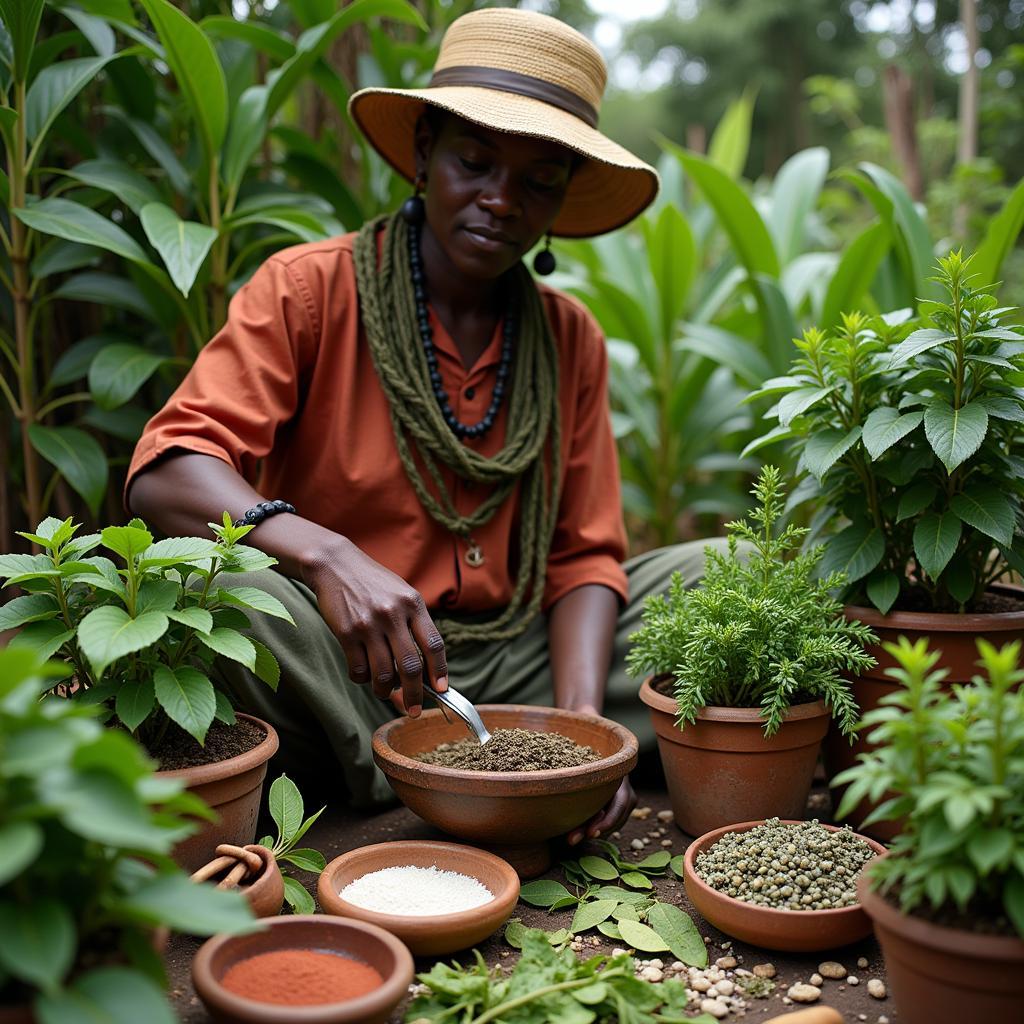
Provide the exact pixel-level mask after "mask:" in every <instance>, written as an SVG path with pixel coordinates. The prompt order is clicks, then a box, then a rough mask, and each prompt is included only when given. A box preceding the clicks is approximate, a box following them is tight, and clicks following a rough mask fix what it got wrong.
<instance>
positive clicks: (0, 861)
mask: <svg viewBox="0 0 1024 1024" xmlns="http://www.w3.org/2000/svg"><path fill="white" fill-rule="evenodd" d="M42 848H43V830H42V829H41V828H40V827H39V825H37V824H36V823H35V822H34V821H9V822H6V823H5V824H3V825H0V887H2V886H4V885H6V884H7V883H8V882H9V881H10V880H11V879H12V878H16V877H17V876H18V875H20V874H21V872H22V871H24V870H25V868H27V867H29V866H30V865H31V864H32V863H33V862H34V861H35V859H36V857H37V856H38V855H39V851H40V850H42Z"/></svg>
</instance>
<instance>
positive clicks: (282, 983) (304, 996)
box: [220, 949, 384, 1006]
mask: <svg viewBox="0 0 1024 1024" xmlns="http://www.w3.org/2000/svg"><path fill="white" fill-rule="evenodd" d="M383 982H384V979H383V978H382V977H381V976H380V974H379V972H377V971H375V970H374V969H373V968H372V967H370V966H368V965H367V964H364V963H360V962H359V961H358V960H352V959H350V958H349V957H347V956H342V955H341V954H340V953H317V952H315V951H314V950H312V949H282V950H277V951H276V952H273V953H260V954H259V955H258V956H251V957H249V959H248V960H239V961H238V963H237V964H233V965H232V966H231V967H229V968H228V971H227V973H226V974H225V975H224V977H223V978H221V980H220V983H221V985H223V986H224V988H226V989H227V990H228V991H229V992H234V993H235V995H237V996H242V997H243V998H245V999H253V1000H255V1001H256V1002H259V1003H278V1004H281V1005H286V1006H310V1005H314V1004H320V1003H342V1002H345V1001H346V1000H348V999H355V998H356V996H362V995H366V993H367V992H372V991H373V990H374V989H375V988H379V987H380V986H381V985H382V984H383Z"/></svg>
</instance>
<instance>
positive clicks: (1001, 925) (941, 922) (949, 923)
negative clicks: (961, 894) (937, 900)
mask: <svg viewBox="0 0 1024 1024" xmlns="http://www.w3.org/2000/svg"><path fill="white" fill-rule="evenodd" d="M885 899H886V900H887V901H888V902H889V903H891V904H892V905H893V906H894V907H899V905H900V901H899V894H898V893H897V892H895V891H894V892H893V893H891V894H887V895H886V897H885ZM909 913H910V916H911V917H917V918H920V919H921V920H922V921H927V922H928V923H929V924H936V925H938V926H939V927H940V928H955V929H956V930H957V931H962V932H972V933H973V934H975V935H997V936H999V935H1002V936H1006V937H1007V938H1011V939H1012V938H1014V937H1015V936H1016V935H1017V929H1016V928H1014V927H1013V924H1012V923H1011V922H1010V919H1009V918H1008V917H1007V916H1006V913H1005V911H1004V910H1003V908H1002V906H1001V905H999V904H998V903H991V902H990V903H987V904H985V903H980V902H977V901H976V902H974V903H972V904H971V905H970V906H969V907H968V908H967V909H966V910H961V909H960V908H959V907H958V906H957V905H956V904H955V903H944V904H943V905H942V906H941V907H938V908H934V907H931V906H929V905H928V904H921V906H919V907H917V908H915V909H914V910H911V911H909Z"/></svg>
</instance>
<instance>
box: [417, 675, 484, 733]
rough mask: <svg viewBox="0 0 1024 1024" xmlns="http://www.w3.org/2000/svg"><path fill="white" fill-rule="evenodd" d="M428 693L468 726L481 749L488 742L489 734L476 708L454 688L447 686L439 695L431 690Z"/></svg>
mask: <svg viewBox="0 0 1024 1024" xmlns="http://www.w3.org/2000/svg"><path fill="white" fill-rule="evenodd" d="M430 692H431V693H432V694H433V697H434V699H435V700H436V701H437V702H438V703H439V704H442V705H443V706H444V707H446V708H448V709H449V710H450V711H453V712H454V713H455V714H456V715H458V716H459V718H461V719H462V720H463V721H464V722H465V723H466V725H468V726H469V728H470V730H471V731H472V732H474V733H475V734H476V738H477V740H478V742H479V743H480V746H481V747H482V746H483V745H484V744H485V743H487V742H488V741H489V740H490V738H491V734H490V733H489V732H488V731H487V726H486V725H484V722H483V719H482V718H481V717H480V715H479V713H478V712H477V710H476V708H475V707H473V704H472V702H471V701H469V700H467V699H466V698H465V697H463V696H462V694H461V693H459V691H458V690H456V689H455V687H453V686H451V685H449V686H448V689H447V690H445V691H444V692H443V693H439V692H438V691H436V690H431V691H430Z"/></svg>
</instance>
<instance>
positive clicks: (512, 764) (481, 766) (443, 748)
mask: <svg viewBox="0 0 1024 1024" xmlns="http://www.w3.org/2000/svg"><path fill="white" fill-rule="evenodd" d="M416 760H417V761H422V762H423V763H424V764H436V765H442V766H443V767H445V768H462V769H465V770H467V771H471V772H539V771H544V770H546V769H548V768H575V767H576V766H577V765H581V764H588V763H589V762H590V761H597V760H598V755H597V754H596V753H595V752H594V751H593V750H592V749H591V748H590V747H581V746H580V745H579V744H577V743H573V741H572V740H571V739H569V737H568V736H563V735H562V734H561V733H557V732H534V731H533V730H531V729H495V730H494V732H492V733H491V738H490V740H489V741H488V742H487V743H486V744H484V745H483V746H481V745H480V744H479V743H477V741H476V740H473V739H469V740H459V742H458V743H442V744H441V745H440V746H439V747H435V748H434V749H433V750H428V751H426V752H425V753H422V754H419V755H418V756H417V758H416Z"/></svg>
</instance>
